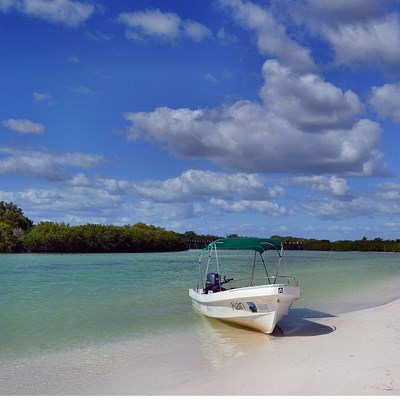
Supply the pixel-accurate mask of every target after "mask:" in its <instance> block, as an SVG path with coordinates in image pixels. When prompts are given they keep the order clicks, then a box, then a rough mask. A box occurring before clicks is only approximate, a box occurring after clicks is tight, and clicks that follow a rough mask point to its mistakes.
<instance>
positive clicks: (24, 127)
mask: <svg viewBox="0 0 400 400" xmlns="http://www.w3.org/2000/svg"><path fill="white" fill-rule="evenodd" d="M3 126H4V127H5V128H7V129H9V130H10V131H14V132H19V133H22V134H24V135H31V134H41V133H44V131H45V128H44V126H43V125H42V124H39V123H37V122H33V121H30V120H29V119H13V118H10V119H5V120H3Z"/></svg>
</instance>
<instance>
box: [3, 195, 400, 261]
mask: <svg viewBox="0 0 400 400" xmlns="http://www.w3.org/2000/svg"><path fill="white" fill-rule="evenodd" d="M228 236H230V237H238V235H237V234H231V235H228ZM274 237H276V238H278V239H280V240H281V241H282V242H286V243H302V246H301V248H303V249H304V250H314V251H382V252H400V239H397V240H383V239H381V238H375V239H372V240H369V239H368V238H367V237H365V236H364V237H363V238H362V239H360V240H354V241H351V240H339V241H333V242H331V241H330V240H318V239H304V238H297V237H291V236H286V237H282V236H274ZM217 238H218V236H214V235H198V234H196V233H195V232H193V231H187V232H185V233H184V234H179V233H176V232H173V231H167V230H165V229H164V228H160V227H156V226H153V225H146V224H144V223H141V222H139V223H137V224H135V225H124V226H114V225H101V224H86V225H79V226H70V225H68V224H65V223H56V222H40V223H38V224H37V225H34V224H33V222H32V221H31V220H30V219H29V218H27V217H26V216H25V215H24V213H23V211H22V210H21V209H20V208H19V207H17V206H16V205H15V204H13V203H6V202H4V201H0V253H18V252H32V253H127V252H129V253H136V252H160V251H183V250H187V249H188V247H189V246H188V244H189V243H190V242H198V243H203V244H205V243H210V242H212V241H213V240H216V239H217Z"/></svg>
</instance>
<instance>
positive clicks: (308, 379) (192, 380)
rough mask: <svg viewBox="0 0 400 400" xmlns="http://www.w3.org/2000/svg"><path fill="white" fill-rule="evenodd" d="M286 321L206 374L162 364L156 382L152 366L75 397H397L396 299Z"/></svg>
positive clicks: (399, 332) (399, 327)
mask: <svg viewBox="0 0 400 400" xmlns="http://www.w3.org/2000/svg"><path fill="white" fill-rule="evenodd" d="M292 314H294V316H293V317H292V318H288V319H287V320H286V321H284V322H282V324H281V325H282V329H283V331H284V334H282V333H279V332H278V333H277V334H274V336H272V337H270V339H269V340H268V342H266V343H263V344H260V346H259V347H258V349H257V350H254V349H253V350H252V351H251V352H250V353H249V354H244V355H242V356H239V357H230V358H228V359H227V360H225V361H224V362H222V363H219V364H218V365H217V366H214V367H213V368H208V369H207V368H204V366H202V365H199V369H198V370H196V368H195V365H191V367H193V369H192V370H191V371H190V369H191V368H189V370H188V371H186V373H185V371H182V370H180V367H179V359H177V360H175V361H177V362H176V363H174V360H172V359H171V360H165V361H166V362H165V365H164V367H163V366H162V365H157V366H156V365H153V370H156V371H157V373H156V375H155V374H152V375H151V376H149V375H148V374H149V373H151V368H152V367H151V366H149V368H148V369H146V368H145V369H143V370H142V373H141V374H138V372H137V371H135V372H133V371H132V372H129V371H127V372H125V373H124V374H123V375H121V376H113V377H110V378H108V379H104V380H100V381H97V382H96V383H95V384H94V385H92V386H86V387H85V388H82V387H81V388H80V389H78V388H76V389H77V394H94V395H99V394H152V395H400V317H399V315H400V300H397V301H395V302H392V303H389V304H386V305H383V306H380V307H375V308H370V309H365V310H360V311H355V312H349V313H345V314H342V315H339V316H323V317H322V318H321V317H318V316H315V315H310V318H307V312H306V311H304V310H303V311H302V310H292ZM295 322H296V324H294V323H295ZM231 329H233V328H231ZM215 346H218V343H215ZM193 362H194V364H195V360H193ZM160 368H161V369H160Z"/></svg>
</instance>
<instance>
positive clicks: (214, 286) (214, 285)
mask: <svg viewBox="0 0 400 400" xmlns="http://www.w3.org/2000/svg"><path fill="white" fill-rule="evenodd" d="M209 290H210V291H213V292H220V291H221V275H220V274H217V273H216V272H209V273H208V274H207V278H206V287H205V288H204V293H205V294H207V293H208V291H209Z"/></svg>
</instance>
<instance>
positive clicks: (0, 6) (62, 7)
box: [0, 0, 95, 27]
mask: <svg viewBox="0 0 400 400" xmlns="http://www.w3.org/2000/svg"><path fill="white" fill-rule="evenodd" d="M13 10H15V11H18V12H21V13H23V14H25V15H28V16H31V17H36V18H40V19H44V20H46V21H48V22H51V23H59V24H63V25H67V26H70V27H75V26H78V25H80V24H82V23H84V22H85V21H86V20H87V19H88V18H90V17H91V16H92V14H93V13H94V11H95V6H94V5H93V4H89V3H82V2H79V1H72V0H1V1H0V11H4V12H9V11H13Z"/></svg>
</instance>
